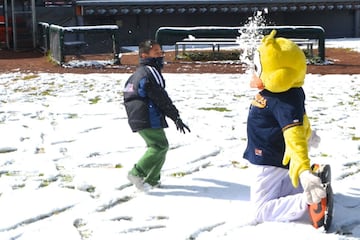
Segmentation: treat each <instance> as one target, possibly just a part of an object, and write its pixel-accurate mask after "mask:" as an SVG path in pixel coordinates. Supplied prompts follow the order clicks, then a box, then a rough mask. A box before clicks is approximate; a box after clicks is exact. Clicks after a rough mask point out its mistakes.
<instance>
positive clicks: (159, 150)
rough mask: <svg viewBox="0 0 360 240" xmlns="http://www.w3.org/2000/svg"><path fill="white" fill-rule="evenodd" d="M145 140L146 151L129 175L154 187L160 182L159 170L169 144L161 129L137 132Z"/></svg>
mask: <svg viewBox="0 0 360 240" xmlns="http://www.w3.org/2000/svg"><path fill="white" fill-rule="evenodd" d="M139 134H140V136H141V137H142V138H143V139H144V140H145V143H146V146H147V150H146V152H145V154H144V155H143V156H142V157H141V158H140V160H139V161H138V162H137V163H136V164H135V166H134V167H133V168H132V170H131V171H130V174H132V175H134V176H139V177H142V178H144V182H147V183H149V184H150V185H152V186H155V185H156V184H158V183H159V181H160V172H161V168H162V166H163V165H164V163H165V158H166V153H167V151H168V149H169V143H168V140H167V138H166V135H165V131H164V129H162V128H157V129H153V128H148V129H143V130H141V131H139Z"/></svg>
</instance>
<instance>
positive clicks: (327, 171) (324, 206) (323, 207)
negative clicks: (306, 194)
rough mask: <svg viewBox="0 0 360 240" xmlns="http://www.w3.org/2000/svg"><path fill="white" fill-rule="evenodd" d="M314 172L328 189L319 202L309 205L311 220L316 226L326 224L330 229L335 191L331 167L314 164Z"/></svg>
mask: <svg viewBox="0 0 360 240" xmlns="http://www.w3.org/2000/svg"><path fill="white" fill-rule="evenodd" d="M311 169H312V172H313V174H315V175H316V176H318V177H320V179H321V182H322V183H323V184H324V187H325V189H326V197H325V198H323V199H321V201H320V202H319V203H315V204H311V205H309V216H310V221H311V223H312V225H313V226H314V228H320V227H322V226H324V229H325V231H328V230H329V228H330V225H331V222H332V216H333V191H332V188H331V168H330V165H328V164H313V165H312V166H311Z"/></svg>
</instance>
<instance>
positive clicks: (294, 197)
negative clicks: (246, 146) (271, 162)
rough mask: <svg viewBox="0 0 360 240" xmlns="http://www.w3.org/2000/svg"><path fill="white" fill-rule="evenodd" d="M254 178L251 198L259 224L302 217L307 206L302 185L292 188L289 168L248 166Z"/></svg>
mask: <svg viewBox="0 0 360 240" xmlns="http://www.w3.org/2000/svg"><path fill="white" fill-rule="evenodd" d="M251 168H252V171H253V174H254V177H255V179H254V181H253V183H252V186H251V201H252V203H253V205H254V206H253V207H254V211H255V218H256V221H257V222H258V223H261V222H265V221H277V222H289V221H293V220H297V219H301V218H302V217H303V216H304V215H305V214H306V213H307V209H308V206H307V204H306V202H305V199H304V197H303V188H302V187H301V186H300V184H299V186H298V187H297V188H294V187H293V185H292V184H291V180H290V177H289V175H288V172H289V171H288V170H287V169H283V168H279V167H273V166H259V165H251Z"/></svg>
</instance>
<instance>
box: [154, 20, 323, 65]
mask: <svg viewBox="0 0 360 240" xmlns="http://www.w3.org/2000/svg"><path fill="white" fill-rule="evenodd" d="M273 29H276V30H277V34H276V37H285V38H289V39H294V40H295V42H296V43H297V44H298V45H299V46H306V48H307V50H309V53H310V54H313V53H312V50H313V46H314V44H316V45H317V50H318V51H317V54H318V57H319V59H320V60H321V61H325V31H324V29H323V28H322V27H320V26H265V27H259V28H258V29H257V31H258V32H259V33H260V34H262V35H267V34H269V33H270V32H271V31H272V30H273ZM246 30H247V27H219V26H197V27H160V28H159V29H157V31H156V33H155V40H156V41H157V42H158V43H160V45H174V44H175V45H176V43H178V45H182V44H180V43H181V42H184V41H183V40H184V38H186V37H188V36H189V35H192V36H195V37H196V39H201V38H205V39H215V38H223V39H236V38H237V37H239V35H241V33H242V32H244V31H246ZM181 39H183V40H181ZM302 39H303V40H302ZM314 40H315V41H314ZM226 44H227V43H225V44H222V45H226ZM186 45H190V43H186ZM195 45H199V44H195ZM207 45H210V43H208V44H207ZM220 45H221V44H220ZM210 46H211V45H210ZM217 46H218V45H216V46H214V49H215V48H216V47H217ZM240 47H241V46H240Z"/></svg>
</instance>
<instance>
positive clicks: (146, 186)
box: [142, 182, 160, 192]
mask: <svg viewBox="0 0 360 240" xmlns="http://www.w3.org/2000/svg"><path fill="white" fill-rule="evenodd" d="M159 187H160V182H159V183H157V184H156V185H154V186H153V185H151V184H149V183H147V182H146V183H143V189H142V191H144V192H149V191H150V190H151V189H154V188H159Z"/></svg>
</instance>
